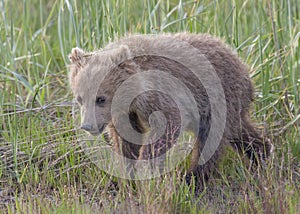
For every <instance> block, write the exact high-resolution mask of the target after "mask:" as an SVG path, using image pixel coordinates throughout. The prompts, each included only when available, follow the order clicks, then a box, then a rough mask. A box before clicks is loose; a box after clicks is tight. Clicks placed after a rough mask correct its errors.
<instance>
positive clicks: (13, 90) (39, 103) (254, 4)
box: [0, 0, 300, 213]
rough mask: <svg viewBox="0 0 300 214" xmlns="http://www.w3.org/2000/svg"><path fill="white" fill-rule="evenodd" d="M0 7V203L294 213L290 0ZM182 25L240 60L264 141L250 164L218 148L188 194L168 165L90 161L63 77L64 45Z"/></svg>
mask: <svg viewBox="0 0 300 214" xmlns="http://www.w3.org/2000/svg"><path fill="white" fill-rule="evenodd" d="M0 13H1V14H0V53H1V57H0V213H299V210H300V128H299V126H300V108H299V107H300V44H299V41H300V3H299V1H298V0H261V1H250V0H244V1H242V0H230V1H225V0H214V1H211V0H202V1H198V0H141V1H134V0H111V1H109V0H107V1H106V0H100V1H97V0H91V1H89V0H82V1H80V0H48V1H45V0H30V1H29V0H23V1H16V0H1V1H0ZM182 31H188V32H195V33H209V34H212V35H215V36H218V37H220V38H222V39H223V40H224V42H226V43H227V44H229V45H230V46H231V47H232V48H233V49H234V50H235V51H236V52H237V54H238V55H239V57H240V58H241V59H242V60H243V61H244V62H245V63H247V64H248V65H249V68H250V76H251V78H252V80H253V83H254V85H255V100H254V103H253V107H252V111H251V117H252V119H253V120H254V121H255V122H256V124H257V126H258V128H259V129H260V130H262V131H263V132H264V133H265V134H266V135H268V136H269V137H270V139H271V141H272V142H273V144H274V146H275V151H274V154H273V157H272V158H270V160H268V162H267V163H266V165H265V166H264V167H258V168H255V169H253V168H250V167H249V163H248V162H247V160H244V159H243V158H242V157H241V156H240V155H238V154H236V153H235V152H234V151H233V150H231V149H228V151H226V154H225V155H224V158H223V159H222V160H221V161H220V164H219V167H218V173H217V174H216V176H215V177H213V178H211V179H210V180H209V182H207V183H206V186H205V189H204V191H203V192H201V193H200V194H194V192H193V189H194V186H193V184H191V186H188V185H186V183H185V181H183V180H182V179H180V178H179V177H180V175H179V174H180V173H179V171H177V170H174V172H172V173H170V174H168V175H164V176H162V177H160V178H157V179H152V180H146V181H139V182H127V181H126V180H122V179H117V178H115V177H113V176H111V175H109V174H107V173H105V172H103V171H102V170H101V169H100V168H98V167H97V166H96V165H95V164H94V163H93V162H92V161H91V160H90V159H89V154H90V152H92V151H90V150H89V151H87V149H86V147H83V146H82V143H81V140H82V139H83V138H84V137H85V134H84V133H83V132H82V131H80V130H78V126H79V123H78V121H77V119H74V117H73V112H74V109H75V110H76V107H75V108H74V102H73V97H72V94H71V92H70V89H69V84H68V65H69V60H68V54H69V53H70V51H71V49H72V48H73V47H76V46H78V47H81V48H83V49H86V50H90V51H92V50H95V49H98V48H101V47H103V46H104V45H106V44H108V43H109V42H111V41H113V40H114V39H116V38H119V37H121V36H123V35H126V34H128V33H139V34H148V33H151V34H158V33H163V32H182ZM98 147H99V148H100V147H101V145H98Z"/></svg>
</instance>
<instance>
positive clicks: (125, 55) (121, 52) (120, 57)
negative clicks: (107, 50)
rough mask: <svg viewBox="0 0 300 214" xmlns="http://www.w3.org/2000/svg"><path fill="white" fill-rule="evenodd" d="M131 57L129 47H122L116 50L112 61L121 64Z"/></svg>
mask: <svg viewBox="0 0 300 214" xmlns="http://www.w3.org/2000/svg"><path fill="white" fill-rule="evenodd" d="M130 57H131V53H130V50H129V47H128V46H127V45H120V46H119V47H118V48H116V49H114V52H113V54H112V60H113V62H114V63H115V64H117V65H118V64H120V63H122V62H124V61H126V60H128V59H129V58H130Z"/></svg>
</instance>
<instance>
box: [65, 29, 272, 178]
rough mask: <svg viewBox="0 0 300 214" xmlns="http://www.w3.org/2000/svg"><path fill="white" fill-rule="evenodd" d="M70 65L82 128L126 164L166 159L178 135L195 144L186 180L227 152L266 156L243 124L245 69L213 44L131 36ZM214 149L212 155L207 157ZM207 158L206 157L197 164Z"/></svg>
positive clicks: (248, 93) (264, 143)
mask: <svg viewBox="0 0 300 214" xmlns="http://www.w3.org/2000/svg"><path fill="white" fill-rule="evenodd" d="M69 58H70V61H71V65H70V76H69V80H70V85H71V89H72V91H73V94H74V96H75V98H76V100H77V102H78V103H79V105H80V108H81V128H82V129H84V130H85V131H87V132H89V133H90V134H92V135H99V134H101V133H102V132H103V131H104V130H105V131H106V132H108V135H109V140H110V141H112V143H113V151H115V152H116V153H117V154H119V155H122V156H123V157H125V158H128V159H132V160H151V159H155V158H157V157H159V156H161V155H164V154H166V153H167V151H168V150H170V149H172V148H173V147H174V145H175V144H176V142H177V141H179V140H182V139H181V138H180V136H181V135H182V133H181V130H182V129H184V130H188V131H191V132H192V133H193V134H194V136H195V143H193V145H192V146H191V149H190V152H189V161H190V163H189V169H188V173H189V175H195V176H201V178H207V177H208V176H209V174H210V173H211V171H212V170H213V169H214V167H215V163H216V162H217V161H218V159H219V157H220V155H221V154H222V153H224V150H223V148H224V146H225V145H232V146H233V147H234V148H236V149H238V150H240V151H242V152H244V153H245V154H247V156H248V157H249V158H250V159H251V160H253V161H255V162H260V161H261V160H264V159H266V158H267V157H268V156H269V155H270V153H271V150H272V144H271V143H270V142H269V140H268V139H267V140H264V138H263V137H262V136H261V135H260V134H259V133H258V131H257V130H256V129H255V128H254V126H253V125H252V124H251V122H250V120H249V109H250V105H251V102H252V100H253V90H254V89H253V86H252V83H251V80H250V78H249V74H248V68H247V66H245V65H244V64H243V63H242V62H241V61H240V59H239V58H238V57H237V56H236V54H235V53H233V51H232V50H231V49H230V48H229V47H228V46H226V45H225V44H224V43H222V42H221V41H220V40H219V39H217V38H214V37H212V36H210V35H206V34H190V33H178V34H160V35H131V36H127V37H124V38H122V39H120V40H118V41H116V42H113V43H111V44H109V45H108V46H106V47H105V48H104V49H101V50H97V51H94V52H89V53H86V52H84V51H83V50H81V49H79V48H74V49H72V52H71V54H70V56H69ZM210 75H211V76H212V77H213V78H210V77H209V76H210ZM180 88H182V90H181V89H180ZM219 96H220V99H219V98H218V97H219ZM222 97H223V101H224V102H223V101H222ZM222 111H223V112H222ZM222 114H223V115H222ZM214 121H217V123H216V122H214ZM218 123H219V124H218ZM214 124H217V126H214ZM222 124H224V127H223V126H222ZM215 127H219V128H218V129H215ZM185 133H186V132H185ZM210 135H212V136H220V138H211V137H210ZM209 139H210V140H209ZM211 139H216V140H211ZM206 144H209V145H206ZM212 144H214V146H212V147H211V148H212V150H213V151H211V150H210V149H208V150H205V146H207V147H208V148H210V145H212ZM207 151H209V152H210V153H211V155H207V156H205V155H206V154H204V157H206V158H204V159H205V160H204V162H202V164H200V162H201V161H200V159H201V157H203V156H202V155H203V153H206V152H207ZM201 178H200V179H199V180H201Z"/></svg>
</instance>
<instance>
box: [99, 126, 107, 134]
mask: <svg viewBox="0 0 300 214" xmlns="http://www.w3.org/2000/svg"><path fill="white" fill-rule="evenodd" d="M105 127H106V124H103V125H102V126H98V131H99V134H102V132H103V130H104V129H105Z"/></svg>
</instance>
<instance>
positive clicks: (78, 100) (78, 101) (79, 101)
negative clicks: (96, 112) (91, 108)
mask: <svg viewBox="0 0 300 214" xmlns="http://www.w3.org/2000/svg"><path fill="white" fill-rule="evenodd" d="M76 101H77V103H79V105H82V98H81V97H77V98H76Z"/></svg>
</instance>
